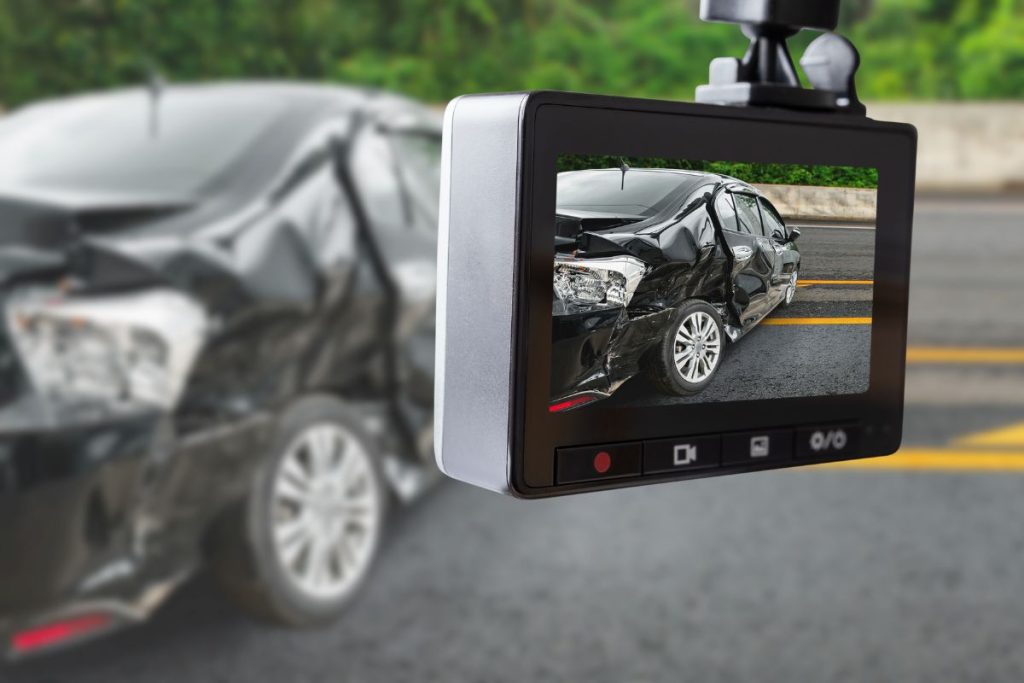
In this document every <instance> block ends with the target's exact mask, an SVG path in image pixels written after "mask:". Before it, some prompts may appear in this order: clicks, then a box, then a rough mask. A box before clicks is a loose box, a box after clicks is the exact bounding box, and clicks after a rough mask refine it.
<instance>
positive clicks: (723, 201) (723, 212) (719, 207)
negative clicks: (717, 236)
mask: <svg viewBox="0 0 1024 683" xmlns="http://www.w3.org/2000/svg"><path fill="white" fill-rule="evenodd" d="M715 213H717V214H718V220H719V222H720V223H721V224H722V229H723V230H732V231H733V232H737V231H738V230H739V227H738V226H737V224H736V209H735V208H734V207H733V204H732V193H731V192H723V193H722V194H720V195H718V199H716V200H715Z"/></svg>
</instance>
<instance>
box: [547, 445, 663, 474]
mask: <svg viewBox="0 0 1024 683" xmlns="http://www.w3.org/2000/svg"><path fill="white" fill-rule="evenodd" d="M643 450H644V449H643V444H642V443H640V442H636V443H619V444H610V445H598V446H583V447H581V448H559V449H558V450H557V451H556V453H555V463H556V465H555V466H556V472H555V482H556V483H558V484H574V483H577V482H581V481H594V480H598V479H618V478H621V477H636V476H640V471H641V470H640V466H641V461H642V459H643Z"/></svg>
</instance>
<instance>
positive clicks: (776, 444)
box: [722, 429, 793, 465]
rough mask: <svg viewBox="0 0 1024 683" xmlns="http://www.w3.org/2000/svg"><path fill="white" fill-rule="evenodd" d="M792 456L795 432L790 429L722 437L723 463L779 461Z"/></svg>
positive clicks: (748, 463)
mask: <svg viewBox="0 0 1024 683" xmlns="http://www.w3.org/2000/svg"><path fill="white" fill-rule="evenodd" d="M792 457H793V432H792V431H790V430H788V429H787V430H782V429H769V430H765V431H761V432H744V433H742V434H726V435H725V436H724V437H722V464H723V465H751V464H757V463H762V462H778V461H780V460H790V459H792Z"/></svg>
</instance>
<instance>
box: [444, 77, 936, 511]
mask: <svg viewBox="0 0 1024 683" xmlns="http://www.w3.org/2000/svg"><path fill="white" fill-rule="evenodd" d="M915 149H916V133H915V131H914V129H913V128H912V127H910V126H907V125H903V124H893V123H884V122H877V121H872V120H870V119H868V118H865V117H860V116H853V115H843V114H835V113H827V114H826V113H815V112H792V111H781V110H778V111H776V110H769V109H755V108H738V107H718V106H709V105H703V104H684V103H674V102H658V101H650V100H636V99H626V98H618V97H602V96H590V95H578V94H569V93H553V92H540V93H524V94H503V95H477V96H466V97H462V98H459V99H457V100H455V101H454V102H452V103H451V104H450V105H449V107H448V110H447V113H446V118H445V145H444V150H443V154H444V161H443V164H444V165H443V190H442V217H441V240H440V241H441V252H440V266H439V267H440V269H441V272H440V275H441V277H440V278H439V284H440V286H441V293H440V295H439V296H440V301H439V314H438V315H439V318H438V321H439V325H438V335H439V343H438V358H437V360H438V385H437V389H436V398H437V417H436V422H435V431H436V443H437V449H436V450H437V456H438V462H439V465H440V466H441V468H442V469H443V470H444V471H445V472H447V473H448V474H449V475H451V476H453V477H455V478H457V479H462V480H464V481H468V482H470V483H474V484H477V485H480V486H484V487H486V488H490V489H495V490H499V491H503V492H506V493H512V494H515V495H519V496H523V497H543V496H549V495H559V494H564V493H573V492H579V491H587V490H593V489H605V488H613V487H620V486H632V485H639V484H646V483H653V482H660V481H666V480H673V479H689V478H696V477H706V476H714V475H721V474H731V473H736V472H744V471H752V470H761V469H772V468H778V467H789V466H794V465H802V464H808V463H813V462H824V461H829V460H842V459H850V458H861V457H871V456H880V455H885V454H889V453H892V452H894V451H895V450H896V449H897V448H898V447H899V444H900V439H901V425H902V409H903V382H904V360H905V359H904V356H905V347H906V316H907V293H908V280H909V262H910V232H911V220H912V211H913V188H914V160H915Z"/></svg>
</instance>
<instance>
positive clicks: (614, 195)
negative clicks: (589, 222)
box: [558, 168, 695, 218]
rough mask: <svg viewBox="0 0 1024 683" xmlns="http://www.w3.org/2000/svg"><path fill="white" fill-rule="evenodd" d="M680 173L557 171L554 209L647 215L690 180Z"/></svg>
mask: <svg viewBox="0 0 1024 683" xmlns="http://www.w3.org/2000/svg"><path fill="white" fill-rule="evenodd" d="M694 179H695V178H694V176H692V175H688V174H684V173H666V172H663V171H644V170H638V169H632V170H629V171H626V175H625V178H623V175H622V171H621V170H619V169H617V168H610V169H594V170H588V171H568V172H565V173H559V174H558V208H559V209H575V210H578V211H594V212H597V213H610V214H615V215H630V216H642V217H645V218H646V217H650V216H653V215H654V214H656V213H657V212H658V211H660V210H661V208H662V206H661V205H662V204H663V202H664V201H665V200H666V199H668V197H669V196H670V195H672V194H673V193H674V192H676V191H677V190H678V189H679V188H681V187H684V186H687V185H690V184H692V183H693V182H694Z"/></svg>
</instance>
